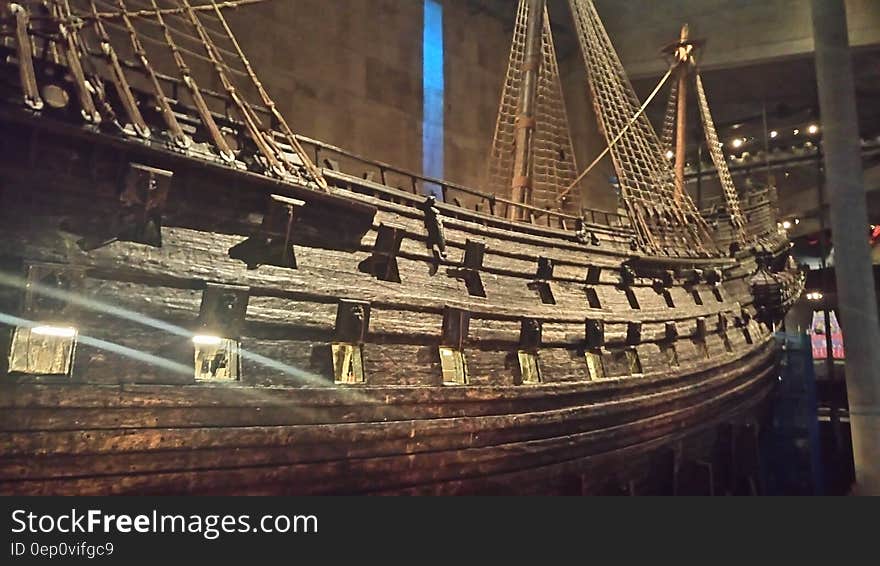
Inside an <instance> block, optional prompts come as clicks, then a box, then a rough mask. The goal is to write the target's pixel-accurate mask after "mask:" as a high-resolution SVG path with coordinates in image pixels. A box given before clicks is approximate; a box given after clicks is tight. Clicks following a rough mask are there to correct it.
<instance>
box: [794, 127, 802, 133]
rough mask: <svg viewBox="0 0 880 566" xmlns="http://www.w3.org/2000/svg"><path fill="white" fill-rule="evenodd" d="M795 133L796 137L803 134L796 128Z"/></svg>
mask: <svg viewBox="0 0 880 566" xmlns="http://www.w3.org/2000/svg"><path fill="white" fill-rule="evenodd" d="M793 133H794V135H798V134H799V133H801V131H800V130H798V129H797V128H795V129H794V132H793Z"/></svg>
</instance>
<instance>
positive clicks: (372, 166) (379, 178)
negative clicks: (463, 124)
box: [297, 135, 630, 230]
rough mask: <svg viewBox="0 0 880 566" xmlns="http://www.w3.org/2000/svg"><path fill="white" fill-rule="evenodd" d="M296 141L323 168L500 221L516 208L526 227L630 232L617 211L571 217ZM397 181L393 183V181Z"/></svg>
mask: <svg viewBox="0 0 880 566" xmlns="http://www.w3.org/2000/svg"><path fill="white" fill-rule="evenodd" d="M297 140H298V141H299V142H300V144H301V145H302V146H303V147H304V148H306V151H307V152H309V154H310V155H309V156H310V157H311V158H312V159H314V161H315V164H316V165H318V166H319V167H323V168H326V169H334V170H338V171H340V172H343V173H347V174H349V175H354V176H358V177H361V178H365V179H368V180H374V181H375V182H377V183H381V184H382V185H387V186H389V187H395V188H397V189H400V190H403V191H407V192H411V193H412V194H414V195H426V194H427V191H426V190H425V189H429V188H432V187H433V188H436V189H438V190H439V191H440V194H441V195H442V197H443V198H442V200H443V202H445V203H447V204H452V205H457V206H462V207H465V208H467V207H466V206H465V205H464V204H463V203H462V200H468V199H470V200H474V199H475V200H476V202H475V203H474V211H476V212H481V213H484V214H490V215H492V216H497V217H499V218H508V217H510V216H511V214H510V211H511V209H517V210H518V212H519V214H517V215H516V216H518V217H520V218H521V220H520V222H525V223H528V224H533V225H538V226H547V227H550V228H560V229H562V230H574V229H575V226H576V225H577V223H578V221H579V220H581V219H583V221H584V222H585V223H586V224H593V225H600V226H607V227H609V228H620V229H629V228H630V223H629V218H628V217H627V216H625V215H622V214H618V213H616V212H607V211H603V210H594V209H589V208H582V209H581V213H582V216H581V217H578V216H574V215H571V214H566V213H564V212H559V211H555V210H548V209H544V208H540V207H537V206H532V205H529V204H524V203H518V202H514V201H512V200H509V199H507V198H504V197H499V196H497V195H494V194H492V193H486V192H483V191H479V190H477V189H473V188H471V187H466V186H464V185H460V184H458V183H453V182H451V181H446V180H443V179H438V178H435V177H429V176H427V175H420V174H418V173H414V172H412V171H408V170H406V169H403V168H400V167H396V166H394V165H390V164H388V163H384V162H382V161H376V160H372V159H368V158H366V157H362V156H360V155H357V154H355V153H353V152H351V151H348V150H345V149H342V148H340V147H336V146H333V145H330V144H327V143H324V142H321V141H318V140H315V139H312V138H308V137H306V136H301V135H297ZM339 158H345V159H347V160H351V161H354V162H355V163H356V164H357V167H358V169H359V170H358V171H351V170H346V168H345V167H344V166H342V165H341V163H340V162H339ZM395 181H396V182H395Z"/></svg>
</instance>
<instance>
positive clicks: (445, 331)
mask: <svg viewBox="0 0 880 566" xmlns="http://www.w3.org/2000/svg"><path fill="white" fill-rule="evenodd" d="M470 323H471V313H470V312H469V311H466V310H463V309H458V308H454V307H445V308H444V309H443V328H442V331H441V335H440V343H441V344H442V345H443V346H449V347H450V348H455V349H456V350H463V349H464V343H465V341H466V340H467V336H468V332H469V331H470Z"/></svg>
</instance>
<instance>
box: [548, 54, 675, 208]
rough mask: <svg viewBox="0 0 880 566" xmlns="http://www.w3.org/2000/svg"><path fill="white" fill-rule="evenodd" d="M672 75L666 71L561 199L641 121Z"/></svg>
mask: <svg viewBox="0 0 880 566" xmlns="http://www.w3.org/2000/svg"><path fill="white" fill-rule="evenodd" d="M671 73H672V71H666V74H665V75H663V78H662V79H660V82H659V83H657V86H656V87H654V90H653V91H652V92H651V94H650V95H649V96H648V98H646V99H645V102H644V103H643V104H642V106H641V108H639V111H638V112H636V115H635V116H633V117H632V120H630V121H629V123H628V124H627V125H626V127H625V128H624V129H623V130H621V132H620V133H619V134H617V136H616V137H615V138H614V139H613V140H611V143H609V144H608V145H607V146H605V149H604V150H603V151H602V153H600V154H599V155H598V156H597V157H596V159H594V160H593V162H592V163H590V164H589V165H588V166H587V168H586V169H584V172H583V173H581V174H580V175H578V177H577V179H575V180H574V181H573V182H572V183H571V184H570V185H569V186H568V187H567V188H566V189H565V190H564V191H562V193H561V194H560V198H563V197H565V195H567V194H568V193H569V192H570V191H571V190H572V189H573V188H574V187H575V185H577V184H578V183H580V182H581V180H583V178H584V177H586V176H587V175H588V174H589V172H590V171H592V169H593V167H595V166H596V165H597V164H598V163H599V162H600V161H601V160H602V158H603V157H605V156H606V155H608V152H609V151H611V148H612V147H614V144H616V143H617V142H618V141H619V140H620V138H621V137H623V135H624V134H625V133H626V132H627V131H628V130H629V129H630V127H632V125H633V124H635V123H636V120H638V119H639V117H640V116H641V115H642V113H643V112H644V111H645V109H647V108H648V106H649V105H650V104H651V101H653V100H654V97H655V96H657V93H658V92H660V89H661V88H663V85H664V83H666V81H667V80H668V79H669V75H670V74H671Z"/></svg>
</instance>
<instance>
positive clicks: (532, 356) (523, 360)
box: [516, 350, 541, 385]
mask: <svg viewBox="0 0 880 566" xmlns="http://www.w3.org/2000/svg"><path fill="white" fill-rule="evenodd" d="M516 356H517V358H518V359H519V374H520V379H521V382H522V384H523V385H529V384H536V383H541V366H540V365H539V364H538V354H537V353H535V352H527V351H525V350H519V351H518V352H517V353H516Z"/></svg>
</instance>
